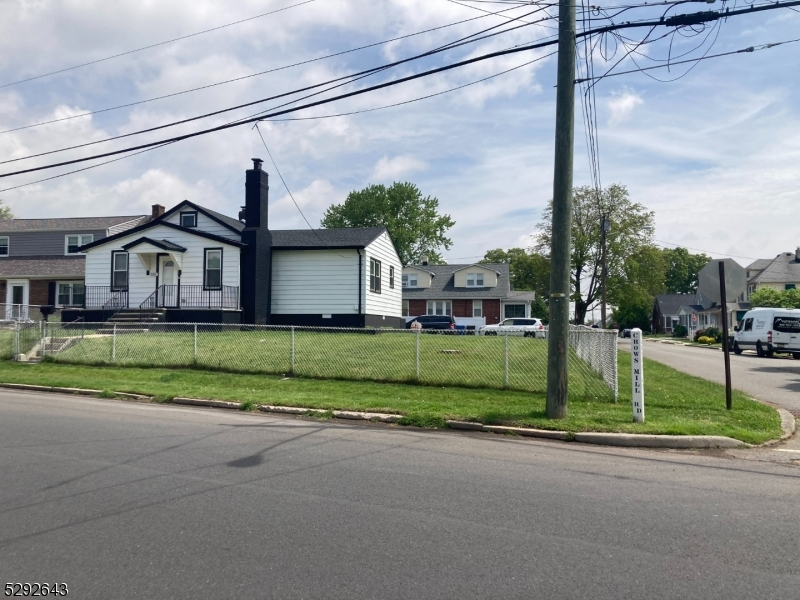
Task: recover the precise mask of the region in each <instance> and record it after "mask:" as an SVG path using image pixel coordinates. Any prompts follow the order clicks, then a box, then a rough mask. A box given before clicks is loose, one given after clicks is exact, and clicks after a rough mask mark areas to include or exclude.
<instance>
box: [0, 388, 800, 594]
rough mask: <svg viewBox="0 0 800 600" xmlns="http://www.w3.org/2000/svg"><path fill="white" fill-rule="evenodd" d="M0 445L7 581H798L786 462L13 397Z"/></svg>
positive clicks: (535, 587)
mask: <svg viewBox="0 0 800 600" xmlns="http://www.w3.org/2000/svg"><path fill="white" fill-rule="evenodd" d="M0 446H2V451H0V474H2V478H3V479H2V485H0V512H1V513H2V517H1V518H0V573H2V576H3V583H5V582H49V583H54V582H64V583H66V584H68V586H69V590H70V597H74V598H104V599H105V598H115V599H125V598H191V599H197V598H306V599H312V598H320V599H337V598H381V599H393V598H398V599H400V598H425V599H428V598H459V599H466V598H480V599H486V598H592V599H599V600H603V599H608V600H619V599H621V598H648V599H653V600H655V599H661V598H664V599H674V598H682V599H691V598H703V599H705V600H713V599H720V600H735V599H739V598H742V599H745V598H746V599H748V600H749V599H752V598H759V599H770V598H779V599H781V600H785V599H787V598H796V597H797V594H798V589H800V561H798V535H799V534H798V526H797V524H798V523H799V522H800V469H798V468H797V467H796V466H793V465H790V464H788V465H787V464H783V465H781V464H774V463H760V462H748V461H743V460H738V459H735V458H730V457H720V456H718V455H713V454H704V453H678V452H665V451H662V452H658V451H646V450H645V451H642V450H630V449H608V448H602V447H591V446H581V445H579V444H574V443H573V444H569V443H561V442H547V441H534V440H522V439H514V438H507V437H502V436H493V435H488V434H477V433H467V432H465V433H456V432H442V431H425V430H417V429H410V428H409V429H405V428H400V427H391V426H378V425H352V424H340V423H331V422H327V421H312V420H300V419H291V418H278V417H272V416H268V415H264V414H263V413H260V414H248V413H240V412H238V411H222V410H215V409H202V408H191V407H175V406H169V405H157V404H136V403H124V402H119V401H114V400H100V399H92V398H81V397H71V396H59V395H55V394H48V395H44V394H34V393H25V392H12V391H0ZM775 454H779V453H778V452H775Z"/></svg>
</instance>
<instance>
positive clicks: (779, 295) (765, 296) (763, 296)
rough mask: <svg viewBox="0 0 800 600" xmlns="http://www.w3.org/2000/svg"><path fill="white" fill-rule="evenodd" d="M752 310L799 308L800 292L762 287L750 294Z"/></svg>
mask: <svg viewBox="0 0 800 600" xmlns="http://www.w3.org/2000/svg"><path fill="white" fill-rule="evenodd" d="M750 304H751V305H752V306H753V308H755V307H757V306H759V307H764V308H800V290H776V289H773V288H768V287H763V288H759V289H757V290H756V291H755V292H753V293H752V294H750Z"/></svg>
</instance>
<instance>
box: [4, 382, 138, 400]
mask: <svg viewBox="0 0 800 600" xmlns="http://www.w3.org/2000/svg"><path fill="white" fill-rule="evenodd" d="M0 387H4V388H8V389H11V390H27V391H29V392H55V393H58V394H75V395H78V396H97V395H98V394H102V393H103V390H87V389H83V388H68V387H57V386H50V385H30V384H27V383H0ZM112 393H113V394H114V395H115V396H121V397H122V398H130V399H131V400H152V396H145V395H143V394H130V393H128V392H112Z"/></svg>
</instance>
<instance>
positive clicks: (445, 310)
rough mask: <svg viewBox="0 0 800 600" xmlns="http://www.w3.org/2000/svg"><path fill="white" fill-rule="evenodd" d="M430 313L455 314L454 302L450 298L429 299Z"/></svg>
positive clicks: (440, 314)
mask: <svg viewBox="0 0 800 600" xmlns="http://www.w3.org/2000/svg"><path fill="white" fill-rule="evenodd" d="M428 314H429V315H439V316H447V317H449V316H450V315H452V314H453V303H452V302H451V301H450V300H428Z"/></svg>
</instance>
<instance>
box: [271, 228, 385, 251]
mask: <svg viewBox="0 0 800 600" xmlns="http://www.w3.org/2000/svg"><path fill="white" fill-rule="evenodd" d="M384 231H386V228H385V227H342V228H339V229H279V230H273V231H272V247H273V248H278V249H280V248H285V249H290V248H294V249H301V248H320V249H323V248H366V247H367V246H369V245H370V244H371V243H372V242H374V241H375V239H376V238H377V237H378V236H379V235H380V234H382V233H383V232H384Z"/></svg>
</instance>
